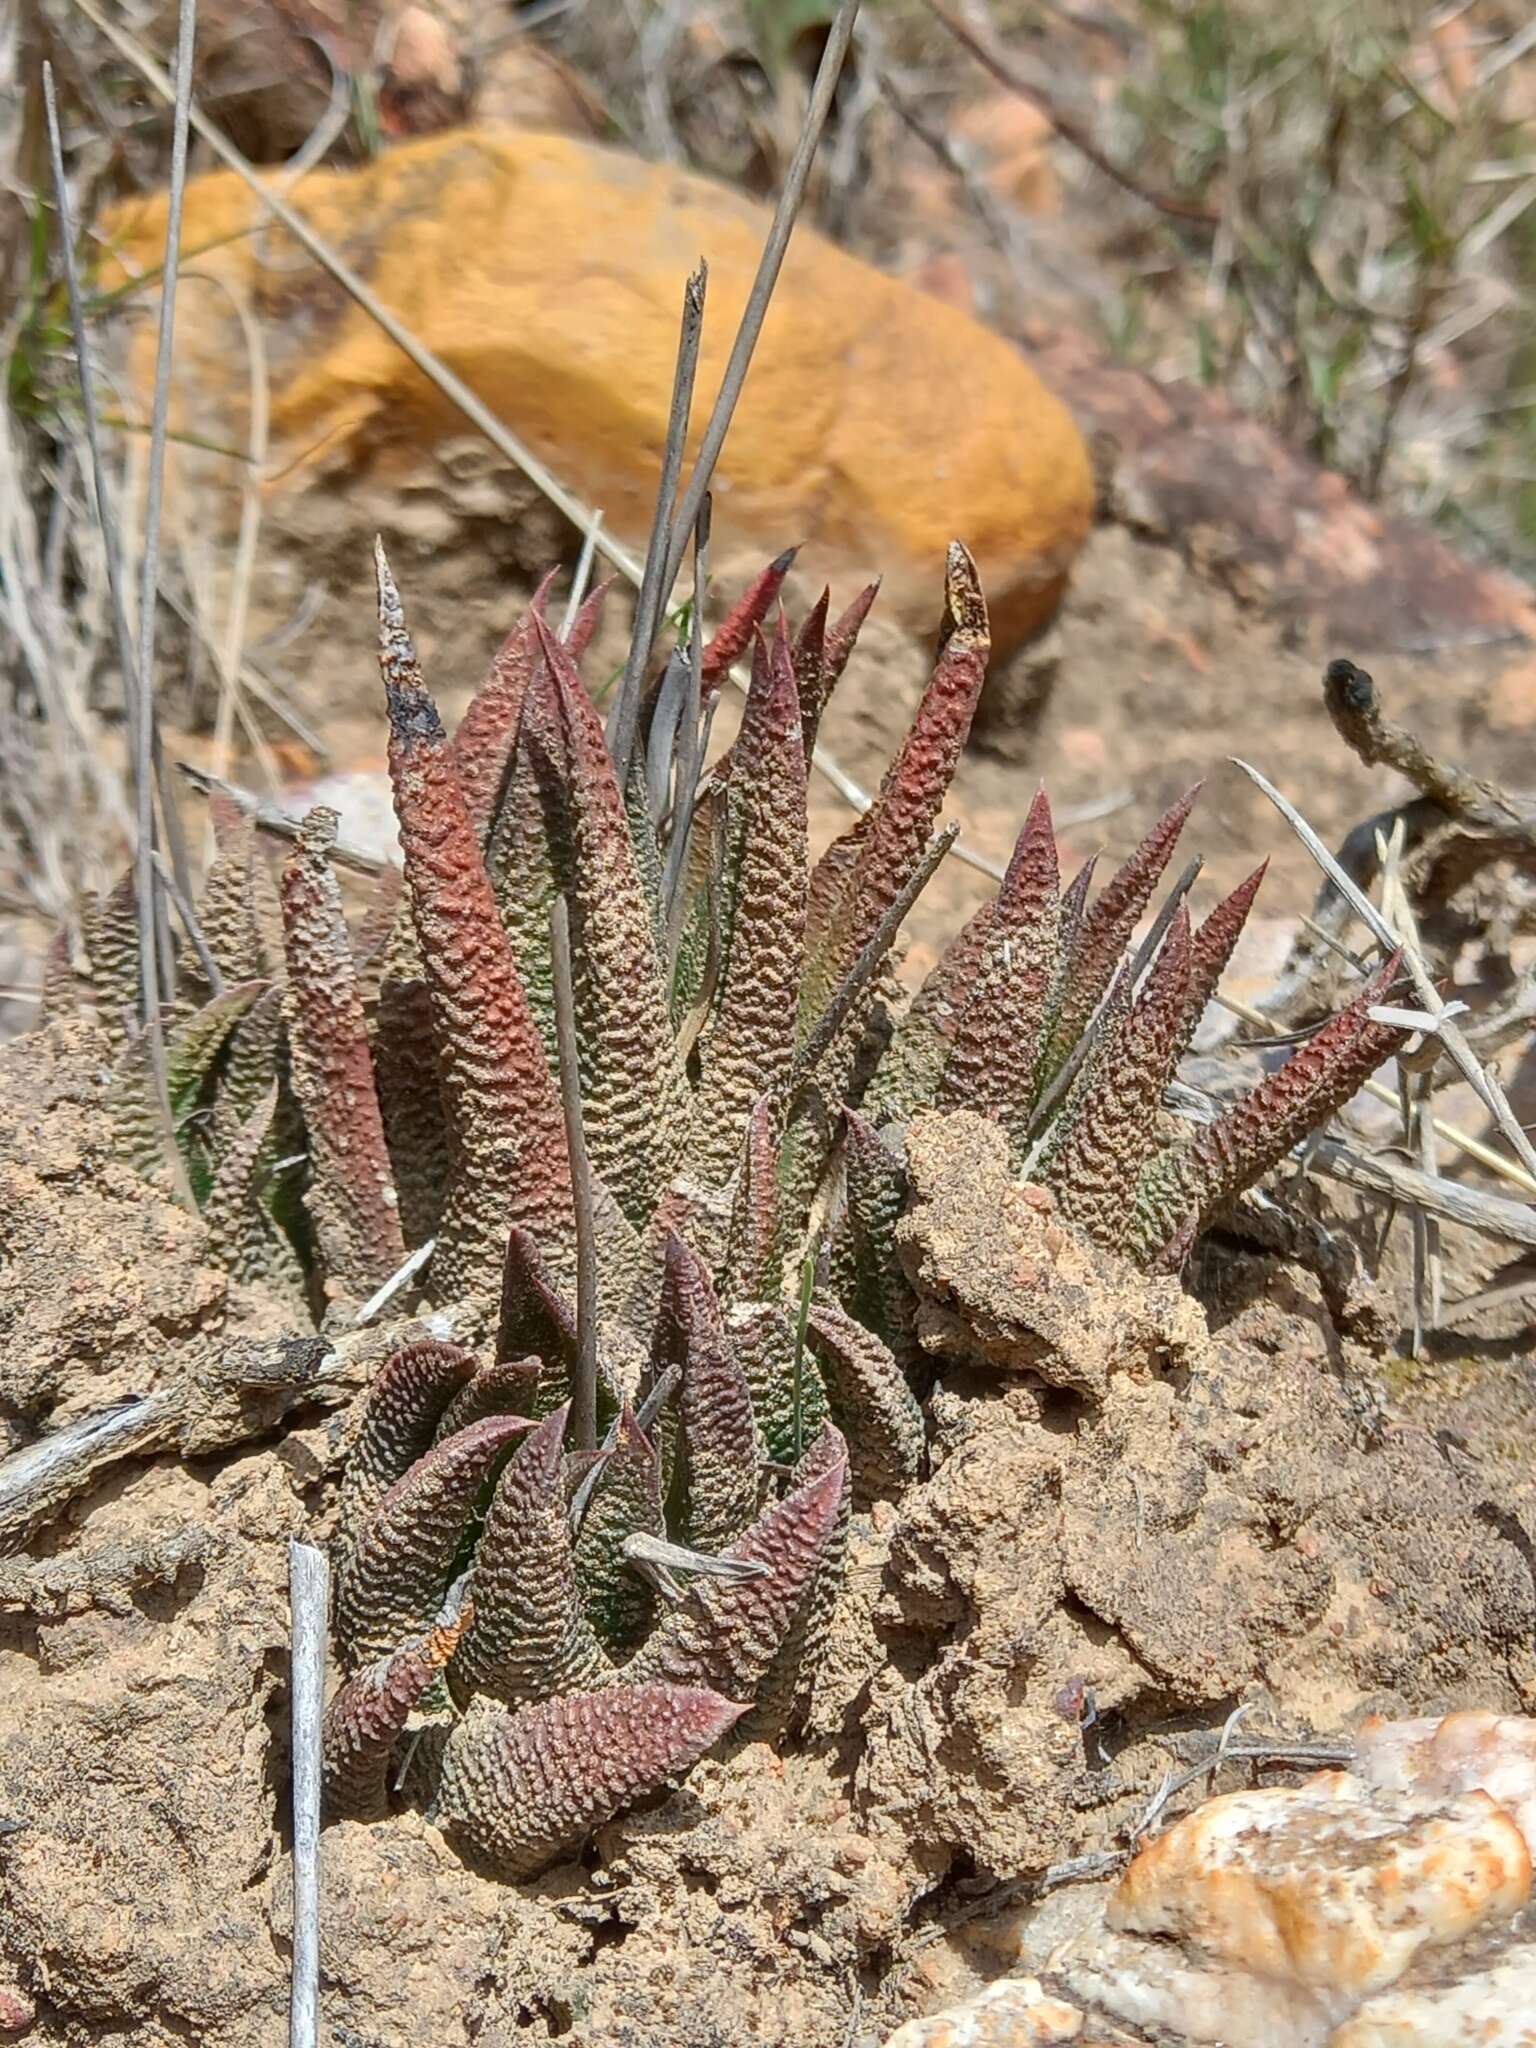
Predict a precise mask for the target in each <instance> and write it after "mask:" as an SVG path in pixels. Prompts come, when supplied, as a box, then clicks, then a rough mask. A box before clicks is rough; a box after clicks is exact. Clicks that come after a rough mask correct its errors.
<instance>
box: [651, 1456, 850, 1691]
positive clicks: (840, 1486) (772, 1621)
mask: <svg viewBox="0 0 1536 2048" xmlns="http://www.w3.org/2000/svg"><path fill="white" fill-rule="evenodd" d="M828 1434H829V1439H830V1441H831V1443H832V1445H833V1447H834V1453H835V1454H834V1455H833V1456H832V1457H831V1458H830V1460H829V1462H828V1464H827V1467H826V1469H825V1470H824V1471H822V1472H820V1473H819V1474H818V1475H817V1476H815V1477H813V1478H810V1479H807V1480H806V1481H805V1482H804V1483H802V1484H800V1485H797V1486H796V1487H795V1488H794V1490H793V1491H791V1492H790V1493H789V1494H787V1495H786V1497H785V1498H784V1499H783V1500H781V1501H776V1502H775V1503H774V1504H773V1506H771V1507H769V1508H765V1509H764V1511H763V1513H762V1514H761V1515H759V1516H758V1518H757V1520H756V1521H755V1522H754V1523H753V1525H752V1527H751V1528H750V1529H748V1531H747V1532H746V1534H745V1535H744V1536H743V1537H741V1539H740V1540H739V1541H738V1542H736V1543H734V1544H733V1545H732V1546H731V1548H730V1549H729V1550H728V1551H726V1552H725V1555H726V1556H727V1557H728V1558H730V1559H731V1560H732V1561H734V1562H740V1563H750V1564H762V1565H766V1566H767V1567H768V1570H767V1572H766V1574H765V1575H764V1576H763V1577H761V1578H752V1579H740V1580H731V1579H717V1578H700V1579H696V1580H695V1581H694V1583H693V1585H692V1586H690V1587H689V1589H688V1592H687V1593H686V1594H685V1595H684V1597H683V1599H682V1600H681V1601H680V1602H679V1604H678V1605H677V1606H676V1607H674V1608H673V1609H672V1611H671V1612H670V1613H669V1614H668V1615H667V1616H666V1618H665V1619H664V1620H663V1621H662V1623H661V1624H660V1626H659V1627H658V1628H657V1629H656V1630H655V1631H654V1633H653V1634H652V1636H651V1638H650V1640H649V1641H648V1642H647V1643H646V1644H645V1646H644V1647H643V1648H642V1649H641V1650H639V1651H638V1652H637V1653H636V1655H635V1657H634V1658H633V1659H632V1661H631V1663H630V1664H629V1666H628V1668H627V1674H626V1675H627V1676H629V1677H632V1678H635V1679H638V1680H650V1679H664V1680H667V1681H668V1682H670V1683H672V1684H676V1685H708V1686H713V1687H715V1688H717V1689H718V1690H719V1691H721V1692H723V1693H725V1694H726V1695H727V1696H728V1697H729V1698H732V1699H749V1698H750V1697H751V1695H752V1691H753V1688H754V1687H755V1686H756V1685H757V1683H758V1681H759V1680H760V1679H761V1678H762V1677H763V1675H764V1673H765V1672H766V1671H767V1669H768V1667H769V1665H770V1664H771V1663H772V1661H773V1659H774V1656H775V1655H776V1653H777V1652H778V1651H779V1650H780V1649H781V1648H782V1647H783V1644H784V1642H785V1639H786V1637H787V1636H788V1634H789V1631H790V1628H791V1626H792V1624H793V1622H794V1620H795V1617H796V1615H797V1614H798V1612H799V1610H800V1607H801V1604H802V1602H803V1601H804V1600H805V1597H806V1595H807V1594H808V1593H809V1591H810V1589H811V1586H812V1583H813V1581H814V1580H815V1577H816V1572H817V1568H818V1566H819V1565H820V1563H821V1560H822V1557H823V1556H824V1554H825V1552H826V1549H827V1545H828V1543H829V1541H830V1540H831V1538H832V1535H833V1532H834V1530H835V1529H836V1528H837V1525H838V1521H839V1518H840V1516H841V1513H842V1505H843V1493H844V1488H845V1486H846V1484H847V1478H848V1470H847V1449H846V1446H845V1445H844V1444H843V1442H842V1438H841V1437H840V1436H839V1435H838V1433H837V1431H836V1430H831V1429H830V1428H829V1432H828Z"/></svg>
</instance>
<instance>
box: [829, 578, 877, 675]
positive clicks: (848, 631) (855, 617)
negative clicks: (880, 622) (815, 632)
mask: <svg viewBox="0 0 1536 2048" xmlns="http://www.w3.org/2000/svg"><path fill="white" fill-rule="evenodd" d="M879 595H880V579H879V577H878V576H877V577H876V578H875V580H874V582H873V583H867V584H866V585H865V586H864V588H863V589H862V590H861V591H860V592H859V594H858V596H857V597H856V598H855V599H854V600H853V603H852V604H851V605H849V607H848V609H847V610H846V611H845V612H843V613H842V614H841V615H840V616H839V617H838V618H836V619H834V620H833V622H832V624H831V625H830V626H828V628H827V637H826V644H825V647H824V649H823V655H822V666H823V667H824V669H825V670H826V672H827V678H828V681H827V688H828V690H829V692H830V691H831V690H832V689H835V688H836V686H837V684H838V683H839V682H841V680H842V675H843V670H844V669H845V668H847V666H848V661H849V657H850V656H851V655H852V653H853V650H854V648H855V647H856V646H857V645H858V639H859V635H860V633H861V632H862V631H863V630H864V621H865V620H866V619H867V618H868V617H869V613H870V607H871V606H872V605H873V604H874V601H875V599H876V598H877V597H878V596H879Z"/></svg>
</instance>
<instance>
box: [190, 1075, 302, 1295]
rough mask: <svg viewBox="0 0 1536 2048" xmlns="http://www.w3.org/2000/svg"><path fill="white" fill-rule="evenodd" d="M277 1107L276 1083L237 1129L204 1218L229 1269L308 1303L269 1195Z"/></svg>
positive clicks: (211, 1247)
mask: <svg viewBox="0 0 1536 2048" xmlns="http://www.w3.org/2000/svg"><path fill="white" fill-rule="evenodd" d="M276 1110H277V1087H276V1084H275V1083H274V1084H273V1086H272V1087H271V1088H269V1089H268V1090H267V1093H266V1095H265V1097H264V1098H263V1099H262V1101H260V1102H259V1103H258V1104H257V1105H256V1107H255V1109H254V1110H253V1111H252V1112H251V1115H250V1117H249V1118H248V1119H247V1121H246V1122H245V1123H244V1124H242V1125H241V1126H239V1128H238V1129H237V1130H236V1131H235V1133H234V1136H233V1138H232V1139H231V1141H230V1143H229V1145H228V1147H227V1149H226V1151H225V1153H224V1156H223V1158H222V1159H221V1160H220V1161H219V1164H218V1168H217V1171H216V1172H215V1174H214V1177H213V1185H212V1187H211V1188H210V1189H209V1192H208V1195H207V1197H206V1199H205V1200H204V1203H203V1222H204V1224H205V1225H206V1226H207V1230H208V1248H209V1251H210V1252H211V1253H212V1255H213V1257H214V1259H215V1260H216V1261H217V1263H218V1264H219V1265H221V1266H222V1267H223V1268H224V1270H225V1271H226V1272H227V1273H230V1274H232V1275H233V1276H234V1278H235V1279H237V1280H242V1281H244V1282H246V1284H247V1285H259V1284H262V1283H265V1284H266V1285H268V1286H271V1287H273V1288H275V1289H276V1290H278V1291H279V1292H281V1293H285V1294H287V1295H289V1296H290V1297H292V1298H293V1299H294V1301H295V1302H297V1303H299V1304H303V1303H304V1274H303V1270H302V1268H301V1267H300V1265H299V1261H298V1258H297V1256H296V1254H295V1252H294V1249H293V1246H292V1245H291V1244H290V1243H289V1242H288V1240H287V1239H286V1238H285V1237H284V1236H283V1234H282V1232H281V1230H280V1229H279V1228H278V1226H277V1224H276V1223H275V1222H274V1221H273V1219H272V1216H271V1214H270V1211H269V1209H268V1207H267V1203H266V1201H265V1199H264V1183H265V1180H266V1177H267V1173H268V1171H269V1170H270V1166H271V1156H270V1147H269V1143H268V1140H269V1138H270V1135H271V1130H272V1120H273V1117H274V1115H275V1114H276Z"/></svg>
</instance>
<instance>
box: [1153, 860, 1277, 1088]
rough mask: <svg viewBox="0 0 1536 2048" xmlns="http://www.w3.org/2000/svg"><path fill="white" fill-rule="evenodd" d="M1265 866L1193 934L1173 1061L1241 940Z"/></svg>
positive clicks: (1184, 1046) (1184, 1047)
mask: <svg viewBox="0 0 1536 2048" xmlns="http://www.w3.org/2000/svg"><path fill="white" fill-rule="evenodd" d="M1268 867H1269V862H1268V861H1267V860H1265V861H1260V863H1259V865H1258V866H1257V867H1256V868H1255V869H1254V871H1253V873H1252V874H1251V875H1250V876H1249V877H1248V879H1247V881H1245V882H1239V883H1238V885H1237V887H1236V888H1235V889H1234V890H1233V891H1232V894H1231V895H1230V896H1226V897H1223V899H1222V900H1221V902H1220V903H1218V904H1217V906H1216V908H1215V909H1214V910H1213V911H1212V912H1211V913H1210V915H1209V916H1208V917H1207V918H1206V920H1205V922H1204V923H1203V924H1202V925H1201V927H1200V929H1199V930H1198V931H1197V932H1196V933H1195V935H1194V939H1193V941H1192V943H1191V945H1190V950H1189V1000H1188V1002H1187V1003H1186V1005H1185V1010H1184V1021H1183V1023H1182V1024H1181V1025H1180V1027H1179V1038H1178V1046H1177V1049H1176V1051H1175V1053H1174V1060H1175V1062H1177V1061H1178V1060H1180V1059H1182V1058H1183V1056H1184V1054H1185V1053H1186V1052H1188V1050H1189V1047H1190V1043H1191V1041H1192V1040H1193V1038H1194V1035H1195V1032H1196V1030H1197V1028H1198V1027H1199V1023H1200V1019H1201V1017H1202V1016H1204V1014H1205V1006H1206V1004H1207V1003H1208V1002H1209V1001H1210V1000H1211V997H1212V996H1213V995H1215V993H1216V990H1217V987H1218V985H1219V984H1220V981H1221V977H1222V975H1223V974H1225V973H1226V971H1227V962H1228V961H1229V960H1230V959H1231V958H1232V950H1233V948H1234V947H1235V946H1236V944H1237V942H1238V940H1239V939H1240V938H1241V937H1242V934H1243V927H1244V925H1246V924H1247V922H1248V913H1249V912H1250V911H1251V910H1252V908H1253V899H1254V897H1255V896H1257V895H1258V893H1259V885H1260V883H1261V882H1262V881H1263V880H1264V875H1265V871H1266V869H1267V868H1268Z"/></svg>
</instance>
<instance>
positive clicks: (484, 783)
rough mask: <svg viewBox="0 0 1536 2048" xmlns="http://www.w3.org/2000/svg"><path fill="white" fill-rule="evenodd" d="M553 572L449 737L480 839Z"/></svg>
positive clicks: (512, 740)
mask: <svg viewBox="0 0 1536 2048" xmlns="http://www.w3.org/2000/svg"><path fill="white" fill-rule="evenodd" d="M558 574H559V571H558V569H549V570H546V572H545V574H544V575H543V577H542V578H541V579H540V582H539V587H538V589H537V590H536V591H535V592H534V594H533V597H532V600H531V601H530V603H529V607H528V610H527V612H525V613H524V615H523V617H522V618H520V619H519V620H518V622H517V624H516V625H515V626H514V627H513V628H512V630H511V632H510V633H508V635H507V637H506V639H505V640H503V641H502V643H501V645H500V647H498V648H497V650H496V653H495V654H494V656H493V657H492V659H491V665H490V667H489V668H488V669H487V670H486V673H485V676H484V678H483V679H482V681H481V683H480V686H479V688H478V689H477V690H476V691H475V694H474V696H473V697H471V698H470V700H469V703H468V705H467V706H466V708H465V711H464V716H463V717H462V718H461V719H460V720H459V724H458V730H457V731H456V732H455V733H454V736H453V767H454V772H455V774H456V775H457V776H458V779H459V787H460V789H462V790H463V792H464V808H465V809H466V810H467V811H468V812H469V820H470V823H471V824H472V825H473V826H474V828H475V831H476V833H477V834H478V836H479V838H480V840H481V842H482V844H483V843H484V841H485V839H486V836H487V834H488V833H489V831H490V826H491V820H492V818H493V816H494V814H495V810H496V802H497V798H498V797H499V795H500V793H501V785H502V781H503V778H504V777H505V775H506V772H507V760H508V757H509V755H510V754H511V751H512V749H513V747H514V746H515V745H516V744H517V731H518V726H519V724H520V723H521V721H522V716H523V699H524V698H525V696H526V695H527V692H528V681H529V678H530V677H531V676H532V674H533V670H534V666H535V664H536V662H537V661H538V658H539V650H538V642H537V641H536V639H535V637H534V631H533V621H534V619H535V618H542V617H543V616H544V608H545V606H546V605H547V603H548V602H549V591H550V586H551V584H552V583H553V582H554V580H555V577H556V576H557V575H558Z"/></svg>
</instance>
